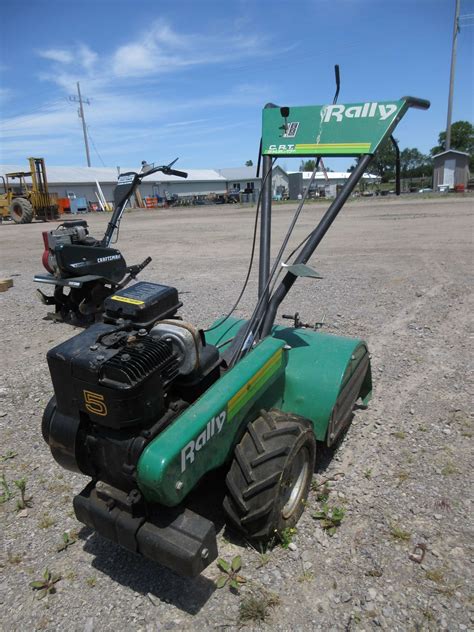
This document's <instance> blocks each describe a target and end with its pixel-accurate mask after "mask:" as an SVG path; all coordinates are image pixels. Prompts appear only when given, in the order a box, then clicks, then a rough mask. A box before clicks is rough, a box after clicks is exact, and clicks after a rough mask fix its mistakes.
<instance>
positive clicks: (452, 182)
mask: <svg viewBox="0 0 474 632" xmlns="http://www.w3.org/2000/svg"><path fill="white" fill-rule="evenodd" d="M469 158H470V156H469V154H467V153H466V152H464V151H458V150H457V149H448V151H443V152H441V153H440V154H436V156H433V189H434V190H435V191H439V190H440V189H444V188H449V189H455V188H460V189H463V188H464V189H466V188H467V183H468V181H469Z"/></svg>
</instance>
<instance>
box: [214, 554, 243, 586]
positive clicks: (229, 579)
mask: <svg viewBox="0 0 474 632" xmlns="http://www.w3.org/2000/svg"><path fill="white" fill-rule="evenodd" d="M217 566H218V568H219V570H220V571H222V574H221V575H219V577H218V578H217V581H216V588H224V586H226V585H228V586H229V588H231V589H233V590H235V591H236V592H238V591H239V588H240V585H241V584H245V582H246V581H247V580H246V579H245V577H242V575H239V571H240V570H241V568H242V558H241V557H240V555H236V556H235V557H234V558H232V561H231V562H226V560H224V559H222V558H221V557H220V558H219V559H218V560H217Z"/></svg>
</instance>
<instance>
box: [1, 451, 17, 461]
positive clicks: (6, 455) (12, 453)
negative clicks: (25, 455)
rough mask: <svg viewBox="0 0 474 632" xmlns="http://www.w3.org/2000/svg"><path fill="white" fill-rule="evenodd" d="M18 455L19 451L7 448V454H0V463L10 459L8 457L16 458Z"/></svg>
mask: <svg viewBox="0 0 474 632" xmlns="http://www.w3.org/2000/svg"><path fill="white" fill-rule="evenodd" d="M16 456H18V452H15V451H14V450H7V452H6V453H5V454H2V455H1V456H0V463H3V462H4V461H8V459H14V458H15V457H16Z"/></svg>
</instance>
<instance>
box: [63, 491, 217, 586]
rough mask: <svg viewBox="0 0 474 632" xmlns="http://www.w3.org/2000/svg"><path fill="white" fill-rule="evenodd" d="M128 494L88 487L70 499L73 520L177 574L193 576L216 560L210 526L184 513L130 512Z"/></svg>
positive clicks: (158, 508)
mask: <svg viewBox="0 0 474 632" xmlns="http://www.w3.org/2000/svg"><path fill="white" fill-rule="evenodd" d="M134 505H135V503H134V498H133V494H132V495H130V494H129V495H128V496H126V495H125V494H124V493H123V492H120V491H119V490H117V489H113V488H109V490H108V491H106V492H100V491H98V490H97V489H96V487H95V484H94V483H93V482H92V483H89V485H87V487H86V488H85V489H83V491H82V492H81V493H80V494H79V495H78V496H76V497H75V498H74V511H75V513H76V517H77V519H78V520H79V521H80V522H82V523H83V524H85V525H87V526H88V527H91V528H92V529H95V530H96V531H97V532H98V533H99V534H100V535H102V536H103V537H106V538H108V539H109V540H111V541H112V542H116V543H117V544H120V545H121V546H123V547H125V548H126V549H128V550H129V551H133V552H134V553H140V554H141V555H143V556H144V557H147V558H148V559H151V560H153V561H155V562H158V563H160V564H162V565H163V566H166V567H168V568H171V569H172V570H173V571H175V572H177V573H179V574H180V575H184V576H188V577H189V576H190V577H195V576H196V575H198V574H199V573H200V572H202V571H203V570H204V569H205V568H206V566H208V565H209V564H210V563H211V562H213V561H214V560H215V559H216V557H217V542H216V532H215V527H214V524H213V523H212V522H211V521H210V520H207V518H204V517H203V516H200V515H199V514H196V513H194V512H193V511H191V510H190V509H187V508H179V507H176V508H170V507H161V506H155V507H151V506H147V507H146V508H145V511H143V510H142V511H140V508H139V507H137V508H135V507H134Z"/></svg>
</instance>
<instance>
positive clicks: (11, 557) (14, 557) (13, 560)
mask: <svg viewBox="0 0 474 632" xmlns="http://www.w3.org/2000/svg"><path fill="white" fill-rule="evenodd" d="M7 557H8V561H9V562H10V564H19V563H20V562H21V560H22V559H23V553H12V552H11V551H8V554H7Z"/></svg>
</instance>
